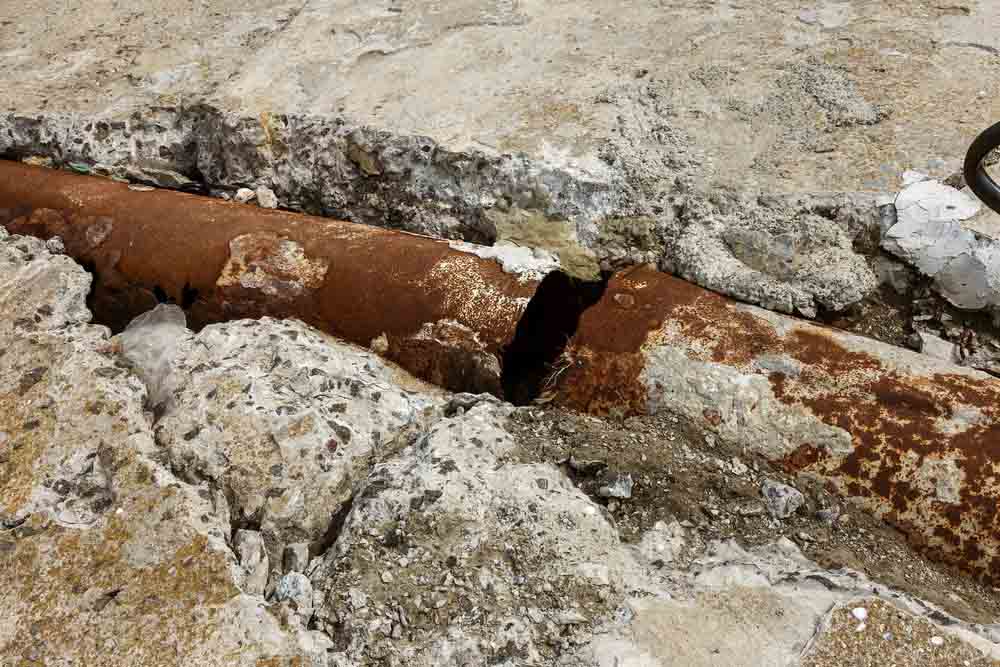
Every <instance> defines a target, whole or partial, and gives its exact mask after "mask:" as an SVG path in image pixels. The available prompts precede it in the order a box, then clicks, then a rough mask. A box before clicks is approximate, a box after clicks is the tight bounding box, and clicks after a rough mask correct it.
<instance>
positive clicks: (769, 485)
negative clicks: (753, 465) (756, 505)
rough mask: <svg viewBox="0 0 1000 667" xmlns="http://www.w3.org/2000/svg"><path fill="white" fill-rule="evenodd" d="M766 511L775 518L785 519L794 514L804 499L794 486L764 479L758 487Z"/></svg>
mask: <svg viewBox="0 0 1000 667" xmlns="http://www.w3.org/2000/svg"><path fill="white" fill-rule="evenodd" d="M760 495H761V496H762V497H763V498H764V505H765V506H766V507H767V511H768V512H769V513H770V514H771V516H773V517H774V518H775V519H787V518H788V517H790V516H792V515H793V514H795V512H797V511H798V509H799V508H800V507H802V505H803V504H804V503H805V501H806V499H805V497H804V496H803V495H802V493H801V492H800V491H799V490H798V489H796V488H795V487H794V486H789V485H787V484H782V483H780V482H776V481H774V480H771V479H769V480H766V481H765V482H764V484H763V485H762V486H761V488H760Z"/></svg>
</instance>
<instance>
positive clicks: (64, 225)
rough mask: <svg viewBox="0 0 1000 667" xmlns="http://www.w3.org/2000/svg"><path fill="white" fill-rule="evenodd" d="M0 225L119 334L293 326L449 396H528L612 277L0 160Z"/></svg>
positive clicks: (520, 399) (516, 399)
mask: <svg viewBox="0 0 1000 667" xmlns="http://www.w3.org/2000/svg"><path fill="white" fill-rule="evenodd" d="M0 224H2V225H4V226H5V227H6V228H7V229H8V231H10V232H12V233H17V234H28V235H33V236H37V237H40V238H43V239H50V238H53V237H59V238H60V239H61V240H62V242H63V244H64V246H65V250H66V253H67V254H68V255H69V256H71V257H72V258H73V259H75V260H76V261H77V262H78V263H79V264H81V265H82V266H83V267H84V268H85V269H86V270H87V271H88V272H89V273H90V274H91V275H92V283H91V292H90V294H89V296H88V300H87V305H88V307H89V308H90V311H91V313H92V314H93V317H94V321H95V322H97V323H99V324H103V325H105V326H107V327H109V328H110V329H111V330H112V332H113V333H119V332H121V331H122V330H124V328H125V327H126V326H127V325H128V323H129V322H130V321H131V320H132V319H133V318H135V317H136V316H138V315H140V314H142V313H144V312H146V311H148V310H150V309H152V308H154V307H155V306H156V305H157V304H160V303H172V304H176V305H178V306H180V307H181V308H182V309H183V310H184V311H185V313H186V315H187V320H188V324H189V326H190V327H191V328H192V329H195V330H199V329H200V328H202V327H204V326H205V325H207V324H211V323H215V322H221V321H227V320H231V319H238V318H257V317H262V316H273V317H279V318H284V317H288V318H296V319H300V320H302V321H305V322H306V323H308V324H311V325H313V326H316V327H317V328H319V329H321V330H323V331H326V332H327V333H330V334H332V335H335V336H337V337H339V338H342V339H344V340H347V341H350V342H353V343H355V344H358V345H361V346H364V347H368V348H370V349H372V350H373V351H375V352H377V353H378V354H380V355H382V356H384V357H386V358H388V359H390V360H392V361H395V362H396V363H398V364H400V365H401V366H402V367H404V368H405V369H406V370H408V371H410V372H411V373H413V374H414V375H416V376H417V377H420V378H422V379H424V380H427V381H430V382H432V383H434V384H437V385H439V386H442V387H443V388H445V389H448V390H450V391H455V392H470V393H483V392H488V393H492V394H494V395H496V396H498V397H500V398H505V399H506V400H509V401H511V402H513V403H515V404H526V403H530V402H531V401H532V400H534V399H535V398H536V397H537V396H538V395H539V393H540V392H541V390H542V388H543V387H544V385H545V383H546V381H547V379H548V378H549V377H550V375H551V372H552V370H551V369H552V366H553V363H554V362H556V360H557V359H558V358H559V357H560V355H561V354H562V352H563V349H564V348H565V346H566V344H567V343H568V341H569V340H570V339H571V338H572V337H573V335H574V334H575V332H576V329H577V326H578V324H579V321H580V317H581V315H582V314H583V312H584V311H585V310H587V309H588V308H589V307H591V306H593V305H594V304H595V303H597V302H598V301H599V300H600V298H601V296H602V294H603V292H604V288H605V286H606V283H607V280H608V279H609V278H610V274H608V275H605V276H603V278H602V279H601V280H598V281H592V282H588V281H583V280H579V279H576V278H573V277H571V276H569V275H567V274H566V273H564V272H562V271H559V270H556V271H551V272H549V273H548V274H547V275H546V276H545V277H544V278H543V279H542V280H541V281H538V280H534V279H530V278H528V277H526V276H524V275H519V274H517V273H516V270H515V271H514V272H513V273H508V272H507V270H506V269H505V268H503V267H502V266H501V263H499V262H497V261H495V260H494V259H490V258H482V257H479V256H477V255H476V254H474V253H472V252H467V251H466V249H465V248H463V249H455V248H453V247H452V245H451V244H450V243H449V242H447V241H441V240H438V239H432V238H429V237H421V236H416V235H412V234H405V233H400V232H395V231H390V230H385V229H379V228H372V227H366V226H362V225H357V224H353V223H347V222H342V221H337V220H331V219H328V218H313V217H310V216H305V215H301V214H295V213H287V212H282V211H270V210H265V209H261V208H258V207H255V206H246V205H240V204H233V203H228V202H223V201H220V200H217V199H212V198H207V197H203V196H197V195H191V194H184V193H179V192H175V191H168V190H157V191H152V192H149V191H143V190H133V189H131V188H129V187H128V186H127V185H124V184H120V183H115V182H112V181H109V180H107V179H100V178H94V177H89V176H81V175H76V174H69V173H67V172H63V171H56V170H49V169H40V168H35V167H30V166H25V165H22V164H19V163H13V162H0Z"/></svg>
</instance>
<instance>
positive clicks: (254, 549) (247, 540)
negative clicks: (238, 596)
mask: <svg viewBox="0 0 1000 667" xmlns="http://www.w3.org/2000/svg"><path fill="white" fill-rule="evenodd" d="M233 550H234V551H235V552H236V556H237V557H238V558H239V563H240V568H242V570H243V591H244V592H245V593H247V594H248V595H264V589H265V587H266V586H267V575H268V560H267V550H266V549H265V548H264V537H263V536H262V535H261V534H260V532H259V531H256V530H242V529H241V530H237V531H236V535H235V536H233Z"/></svg>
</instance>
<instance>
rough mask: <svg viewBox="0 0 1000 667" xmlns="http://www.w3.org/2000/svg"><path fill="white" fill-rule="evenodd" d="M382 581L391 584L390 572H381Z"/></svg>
mask: <svg viewBox="0 0 1000 667" xmlns="http://www.w3.org/2000/svg"><path fill="white" fill-rule="evenodd" d="M382 583H383V584H391V583H392V573H391V572H389V571H388V570H386V571H385V572H383V573H382Z"/></svg>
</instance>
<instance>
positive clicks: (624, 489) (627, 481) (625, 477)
mask: <svg viewBox="0 0 1000 667" xmlns="http://www.w3.org/2000/svg"><path fill="white" fill-rule="evenodd" d="M634 485H635V483H634V482H633V481H632V475H631V474H630V473H620V472H608V473H607V474H606V475H605V478H604V484H603V485H602V486H601V488H599V489H598V490H597V493H598V495H600V496H601V497H602V498H631V497H632V487H633V486H634Z"/></svg>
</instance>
